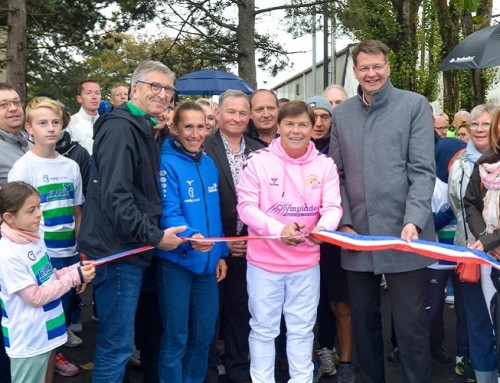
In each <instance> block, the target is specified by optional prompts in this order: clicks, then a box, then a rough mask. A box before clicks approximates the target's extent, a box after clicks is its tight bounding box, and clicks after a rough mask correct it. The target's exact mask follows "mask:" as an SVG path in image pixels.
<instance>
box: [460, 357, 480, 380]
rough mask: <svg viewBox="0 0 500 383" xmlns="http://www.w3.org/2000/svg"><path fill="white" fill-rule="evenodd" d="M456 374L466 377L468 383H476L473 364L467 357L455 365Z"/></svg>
mask: <svg viewBox="0 0 500 383" xmlns="http://www.w3.org/2000/svg"><path fill="white" fill-rule="evenodd" d="M455 373H456V374H457V375H461V376H463V377H464V379H465V381H466V382H471V383H472V382H475V381H476V375H475V374H474V369H473V368H472V363H471V361H470V359H469V358H467V357H466V356H464V357H462V359H461V360H460V361H457V362H456V363H455Z"/></svg>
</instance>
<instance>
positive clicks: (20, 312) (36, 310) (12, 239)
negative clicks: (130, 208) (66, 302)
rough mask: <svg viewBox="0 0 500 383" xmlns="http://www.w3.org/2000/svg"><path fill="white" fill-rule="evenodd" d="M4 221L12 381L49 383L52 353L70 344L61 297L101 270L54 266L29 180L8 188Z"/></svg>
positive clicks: (1, 198) (0, 278)
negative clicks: (48, 371)
mask: <svg viewBox="0 0 500 383" xmlns="http://www.w3.org/2000/svg"><path fill="white" fill-rule="evenodd" d="M0 217H1V218H2V220H3V223H2V225H1V227H0V230H1V235H2V238H1V239H0V300H1V308H2V332H3V336H4V341H5V350H6V352H7V355H9V357H10V359H11V375H12V383H17V382H33V383H38V382H43V381H44V379H45V372H46V370H47V365H48V361H49V357H51V351H52V350H54V349H55V348H56V347H58V346H61V345H63V344H64V343H65V342H66V340H67V334H66V324H65V318H64V313H63V309H62V305H61V300H60V297H61V296H62V295H63V294H65V293H66V292H68V291H69V289H71V288H72V287H75V286H79V285H81V284H83V283H86V282H89V281H90V280H91V279H92V278H93V277H94V274H95V268H94V266H93V265H92V263H91V262H89V261H85V262H83V263H80V264H75V265H73V266H71V267H67V268H64V269H61V270H55V269H53V268H52V265H51V263H50V259H49V256H48V254H47V249H46V248H45V245H44V243H43V240H41V238H40V236H39V230H40V220H41V217H42V213H41V212H40V196H39V194H38V192H37V190H36V189H35V188H34V187H33V186H31V185H28V184H26V183H24V182H11V183H9V184H7V185H5V186H3V187H2V188H1V189H0ZM84 286H85V285H84ZM80 291H81V292H82V291H83V288H81V289H80Z"/></svg>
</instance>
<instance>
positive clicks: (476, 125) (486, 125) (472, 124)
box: [469, 121, 491, 130]
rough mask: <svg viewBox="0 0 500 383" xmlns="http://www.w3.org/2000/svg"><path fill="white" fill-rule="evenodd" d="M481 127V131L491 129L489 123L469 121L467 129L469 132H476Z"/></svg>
mask: <svg viewBox="0 0 500 383" xmlns="http://www.w3.org/2000/svg"><path fill="white" fill-rule="evenodd" d="M479 126H481V128H483V129H489V128H490V127H491V122H490V121H483V122H481V123H479V122H477V121H471V122H470V124H469V129H470V130H476V129H478V128H479Z"/></svg>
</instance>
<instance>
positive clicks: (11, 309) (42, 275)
mask: <svg viewBox="0 0 500 383" xmlns="http://www.w3.org/2000/svg"><path fill="white" fill-rule="evenodd" d="M0 255H1V262H0V300H1V305H2V331H3V337H4V341H5V350H6V352H7V355H9V357H10V358H28V357H32V356H36V355H40V354H43V353H45V352H48V351H50V350H53V349H55V348H56V347H59V346H61V345H63V344H64V343H66V341H67V338H68V337H67V335H66V321H65V317H64V312H63V308H62V304H61V300H60V299H56V300H54V301H52V302H50V303H48V304H46V305H45V306H43V307H32V306H30V305H28V304H27V303H26V302H25V301H23V300H22V299H21V298H20V297H19V296H18V295H17V294H16V292H18V291H20V290H22V289H24V288H26V287H28V286H31V285H33V284H37V285H38V286H41V285H44V284H48V283H52V281H55V280H56V276H55V275H54V272H53V269H52V265H51V264H50V260H49V257H48V254H47V249H46V248H45V246H44V245H43V241H39V242H38V243H27V244H18V243H14V242H12V241H10V240H9V239H7V238H6V237H3V238H2V239H0Z"/></svg>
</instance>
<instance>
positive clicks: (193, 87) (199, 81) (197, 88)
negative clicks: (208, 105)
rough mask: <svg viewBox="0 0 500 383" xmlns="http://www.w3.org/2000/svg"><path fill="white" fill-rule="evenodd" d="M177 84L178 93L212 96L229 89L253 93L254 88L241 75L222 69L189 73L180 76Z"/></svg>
mask: <svg viewBox="0 0 500 383" xmlns="http://www.w3.org/2000/svg"><path fill="white" fill-rule="evenodd" d="M175 86H176V89H177V94H197V95H204V96H205V95H210V96H212V95H214V94H222V93H224V92H225V91H226V90H228V89H235V90H241V91H242V92H244V93H247V94H250V93H253V89H252V88H250V86H249V85H248V84H247V83H246V81H245V80H243V79H242V78H241V77H238V76H236V75H234V74H232V73H229V72H224V71H222V70H199V71H196V72H191V73H188V74H186V75H184V76H182V77H181V78H179V79H178V80H177V82H176V85H175Z"/></svg>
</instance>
